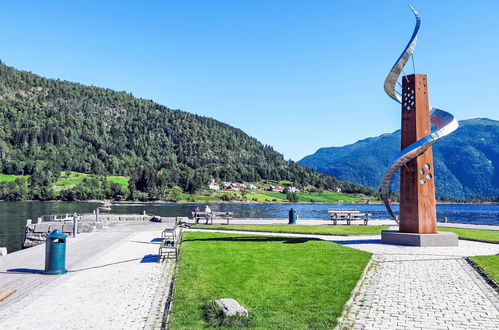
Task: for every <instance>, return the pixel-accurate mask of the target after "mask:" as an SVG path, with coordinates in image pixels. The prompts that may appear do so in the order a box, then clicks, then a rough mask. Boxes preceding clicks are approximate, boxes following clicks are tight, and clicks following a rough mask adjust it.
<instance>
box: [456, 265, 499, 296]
mask: <svg viewBox="0 0 499 330" xmlns="http://www.w3.org/2000/svg"><path fill="white" fill-rule="evenodd" d="M464 260H466V262H467V263H468V264H469V265H470V266H471V267H473V269H474V270H475V271H476V272H477V273H478V274H479V275H480V276H481V277H482V278H483V279H484V280H485V282H487V284H488V285H490V286H491V287H492V289H494V290H495V291H496V293H498V294H499V284H498V283H497V282H496V281H494V279H493V278H492V277H491V276H490V275H489V274H487V273H485V271H484V270H483V269H482V267H480V266H478V264H476V263H475V262H474V261H473V260H471V258H469V257H467V258H464Z"/></svg>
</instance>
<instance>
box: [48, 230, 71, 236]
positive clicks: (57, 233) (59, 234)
mask: <svg viewBox="0 0 499 330" xmlns="http://www.w3.org/2000/svg"><path fill="white" fill-rule="evenodd" d="M47 237H48V238H66V237H68V235H66V234H63V233H61V232H60V231H59V229H55V230H54V231H53V232H51V233H50V235H47Z"/></svg>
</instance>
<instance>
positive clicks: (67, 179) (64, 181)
mask: <svg viewBox="0 0 499 330" xmlns="http://www.w3.org/2000/svg"><path fill="white" fill-rule="evenodd" d="M87 175H88V174H85V173H80V172H71V174H69V176H68V175H66V172H64V171H61V174H60V176H59V180H57V181H56V182H54V186H72V185H77V184H78V183H80V182H82V181H83V179H84V178H85V177H86V176H87Z"/></svg>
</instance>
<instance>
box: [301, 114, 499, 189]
mask: <svg viewBox="0 0 499 330" xmlns="http://www.w3.org/2000/svg"><path fill="white" fill-rule="evenodd" d="M459 125H460V126H459V128H458V130H457V131H456V132H454V133H452V134H451V135H449V136H447V137H445V138H443V139H442V140H440V141H438V142H437V143H435V144H434V145H433V155H434V164H435V183H436V193H437V195H438V196H442V197H443V196H445V197H452V198H470V197H475V196H480V197H495V196H499V122H498V121H495V120H491V119H487V118H477V119H469V120H463V121H460V122H459ZM398 151H400V130H398V131H395V132H394V133H391V134H383V135H381V136H378V137H373V138H368V139H365V140H361V141H358V142H356V143H354V144H351V145H347V146H343V147H332V148H321V149H319V150H317V152H316V153H314V154H313V155H309V156H306V157H305V158H303V159H302V160H300V161H299V162H298V164H300V165H304V166H308V167H310V168H313V169H315V170H317V171H319V172H322V173H325V174H328V175H332V176H334V177H336V178H338V179H340V180H346V181H350V182H354V183H358V184H362V185H365V186H367V187H372V188H379V186H380V183H381V179H382V177H383V174H384V171H385V170H386V167H387V165H388V163H389V162H390V161H391V159H392V158H393V157H394V156H395V155H396V154H397V152H398ZM392 189H393V190H395V191H398V190H399V178H398V177H395V178H394V179H393V183H392Z"/></svg>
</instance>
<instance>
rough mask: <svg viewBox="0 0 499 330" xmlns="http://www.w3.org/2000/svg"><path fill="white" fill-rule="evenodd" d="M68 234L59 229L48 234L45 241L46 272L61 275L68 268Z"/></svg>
mask: <svg viewBox="0 0 499 330" xmlns="http://www.w3.org/2000/svg"><path fill="white" fill-rule="evenodd" d="M67 237H68V235H66V234H63V233H61V232H60V231H59V230H58V229H56V230H54V231H53V232H52V233H50V235H47V241H46V243H45V271H44V272H43V273H44V274H48V275H59V274H64V273H67V272H68V271H67V270H66V239H67Z"/></svg>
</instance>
